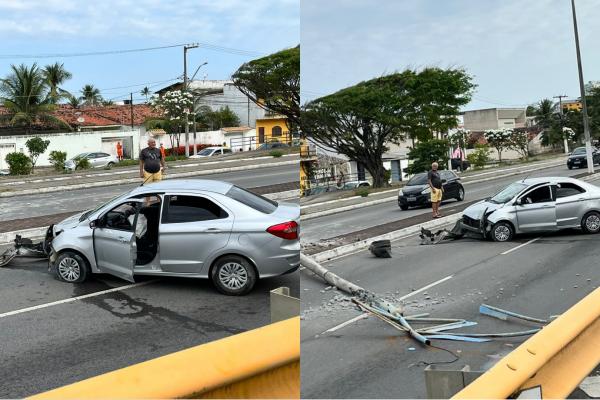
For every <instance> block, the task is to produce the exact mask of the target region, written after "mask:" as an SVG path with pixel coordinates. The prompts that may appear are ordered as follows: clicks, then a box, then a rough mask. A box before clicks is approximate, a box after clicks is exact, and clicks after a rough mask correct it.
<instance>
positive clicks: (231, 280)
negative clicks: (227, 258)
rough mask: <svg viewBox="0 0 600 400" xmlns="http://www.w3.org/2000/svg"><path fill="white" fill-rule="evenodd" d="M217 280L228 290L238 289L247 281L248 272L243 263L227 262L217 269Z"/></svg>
mask: <svg viewBox="0 0 600 400" xmlns="http://www.w3.org/2000/svg"><path fill="white" fill-rule="evenodd" d="M219 281H220V282H221V283H222V284H223V286H225V287H226V288H227V289H230V290H240V289H242V288H243V287H244V286H245V285H246V284H247V283H248V273H247V272H246V268H244V266H243V265H241V264H238V263H236V262H228V263H226V264H224V265H223V266H222V267H221V269H220V270H219Z"/></svg>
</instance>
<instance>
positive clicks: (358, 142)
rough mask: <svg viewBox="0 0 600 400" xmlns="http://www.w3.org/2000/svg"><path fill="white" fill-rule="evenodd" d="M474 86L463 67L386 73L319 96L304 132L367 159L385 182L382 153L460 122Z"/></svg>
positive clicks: (309, 108)
mask: <svg viewBox="0 0 600 400" xmlns="http://www.w3.org/2000/svg"><path fill="white" fill-rule="evenodd" d="M474 87H475V85H474V84H473V83H472V78H471V76H469V75H468V74H467V73H466V72H465V71H464V70H462V69H441V68H435V67H432V68H425V69H423V70H420V71H416V70H410V69H408V70H405V71H403V72H399V73H394V74H391V75H386V76H382V77H379V78H375V79H371V80H368V81H364V82H361V83H358V84H357V85H354V86H351V87H348V88H345V89H342V90H340V91H338V92H336V93H334V94H331V95H328V96H325V97H321V98H318V99H316V100H313V101H311V102H309V103H307V104H306V105H305V106H304V108H303V114H302V121H301V122H302V131H303V133H304V134H306V135H307V136H308V137H310V138H312V139H313V140H314V141H315V142H317V143H320V144H322V145H324V146H326V147H328V148H331V149H333V150H336V151H337V152H338V153H341V154H344V155H346V156H348V157H349V158H350V159H352V160H354V161H357V162H360V163H362V164H363V165H364V166H365V168H366V169H367V170H368V171H369V173H370V174H371V176H372V177H373V185H374V186H375V187H379V186H382V185H383V184H384V169H383V162H382V155H383V154H384V153H385V152H386V151H387V150H388V149H389V147H388V144H389V143H398V142H400V141H402V140H404V139H405V138H406V136H407V135H408V136H410V137H412V138H416V139H419V140H420V141H426V140H429V139H432V138H433V135H434V133H436V132H446V131H448V130H449V129H451V128H455V127H456V126H457V124H458V121H457V116H458V114H459V112H460V107H461V106H463V105H465V104H467V103H468V102H469V101H470V99H471V93H472V91H473V89H474Z"/></svg>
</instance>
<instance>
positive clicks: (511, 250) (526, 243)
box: [500, 236, 542, 256]
mask: <svg viewBox="0 0 600 400" xmlns="http://www.w3.org/2000/svg"><path fill="white" fill-rule="evenodd" d="M541 238H542V237H541V236H540V237H536V238H535V239H531V240H530V241H528V242H525V243H523V244H520V245H518V246H517V247H513V248H512V249H508V250H506V251H505V252H503V253H500V255H502V256H503V255H506V254H508V253H512V252H513V251H515V250H519V249H520V248H521V247H524V246H527V245H528V244H531V243H533V242H536V241H538V240H540V239H541Z"/></svg>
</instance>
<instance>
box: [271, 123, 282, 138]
mask: <svg viewBox="0 0 600 400" xmlns="http://www.w3.org/2000/svg"><path fill="white" fill-rule="evenodd" d="M281 133H282V130H281V127H280V126H274V127H273V129H272V130H271V136H273V137H280V136H281Z"/></svg>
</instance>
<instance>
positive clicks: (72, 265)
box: [57, 257, 81, 282]
mask: <svg viewBox="0 0 600 400" xmlns="http://www.w3.org/2000/svg"><path fill="white" fill-rule="evenodd" d="M57 269H58V274H59V275H60V277H61V278H62V279H63V280H64V281H66V282H76V281H77V280H78V279H79V278H80V277H81V266H80V265H79V262H78V261H77V260H76V259H74V258H72V257H64V258H63V259H62V260H60V262H59V263H58V267H57Z"/></svg>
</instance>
